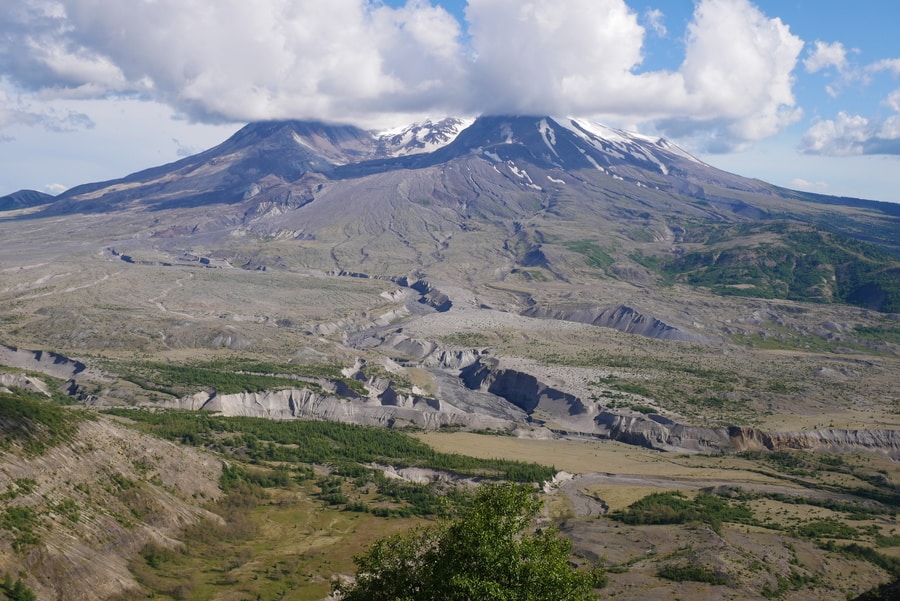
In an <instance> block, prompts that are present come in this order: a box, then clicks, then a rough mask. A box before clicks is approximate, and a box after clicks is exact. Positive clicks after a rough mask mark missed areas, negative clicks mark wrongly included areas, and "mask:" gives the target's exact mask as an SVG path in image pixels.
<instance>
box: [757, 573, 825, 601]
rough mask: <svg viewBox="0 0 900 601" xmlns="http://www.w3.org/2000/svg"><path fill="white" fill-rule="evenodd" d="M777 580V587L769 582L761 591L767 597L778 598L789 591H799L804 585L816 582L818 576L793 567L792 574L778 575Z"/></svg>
mask: <svg viewBox="0 0 900 601" xmlns="http://www.w3.org/2000/svg"><path fill="white" fill-rule="evenodd" d="M775 580H776V582H777V583H778V584H777V585H776V586H775V588H772V587H771V586H769V584H765V585H763V588H762V591H761V593H762V596H763V597H765V598H766V599H777V598H779V597H782V596H784V595H785V594H786V593H787V592H788V591H798V590H800V589H801V588H803V587H804V586H806V585H808V584H811V583H814V582H816V577H815V576H806V575H804V574H801V573H800V572H798V571H797V570H794V569H793V568H792V569H791V571H790V574H788V575H787V576H781V575H776V576H775Z"/></svg>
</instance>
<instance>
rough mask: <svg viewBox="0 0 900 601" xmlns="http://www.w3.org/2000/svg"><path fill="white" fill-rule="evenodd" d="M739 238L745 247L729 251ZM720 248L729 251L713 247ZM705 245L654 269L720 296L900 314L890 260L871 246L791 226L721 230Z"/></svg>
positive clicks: (897, 273) (898, 277)
mask: <svg viewBox="0 0 900 601" xmlns="http://www.w3.org/2000/svg"><path fill="white" fill-rule="evenodd" d="M754 236H755V237H757V239H754V238H753V237H754ZM741 238H746V244H744V245H735V244H733V242H734V241H735V240H739V239H741ZM723 241H727V242H729V243H731V244H729V245H728V246H726V247H716V246H714V245H716V244H717V243H719V242H723ZM705 242H706V244H707V246H709V247H710V249H709V250H698V251H694V252H689V253H686V254H684V255H682V256H679V257H677V258H675V259H671V260H666V261H660V262H658V263H657V264H656V265H655V266H656V267H657V269H659V270H660V271H661V272H662V273H663V274H665V275H666V276H668V277H671V278H674V279H676V280H678V281H683V282H685V283H688V284H691V285H693V286H704V287H708V288H710V289H711V290H712V291H713V292H715V293H717V294H722V295H738V296H754V297H762V298H785V299H791V300H799V301H807V302H822V303H829V302H840V303H846V304H851V305H858V306H862V307H867V308H871V309H876V310H878V311H884V312H898V311H900V269H898V265H897V260H896V257H894V256H892V255H890V254H889V253H887V252H886V251H884V250H883V249H882V248H880V247H878V246H875V245H873V244H869V243H866V242H863V241H860V240H855V239H852V238H847V237H845V236H841V235H838V234H835V233H830V232H825V231H823V230H819V229H816V228H811V227H809V226H804V225H802V224H797V223H791V222H778V223H769V224H762V225H747V224H742V225H738V226H733V227H729V228H724V229H721V230H718V231H715V232H714V233H711V235H710V237H709V238H708V239H707V240H705ZM644 264H645V266H651V265H652V264H650V263H647V262H646V261H645V262H644Z"/></svg>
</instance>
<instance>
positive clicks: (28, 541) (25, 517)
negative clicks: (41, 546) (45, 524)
mask: <svg viewBox="0 0 900 601" xmlns="http://www.w3.org/2000/svg"><path fill="white" fill-rule="evenodd" d="M40 525H41V519H40V517H39V516H38V514H37V512H36V511H35V510H34V509H32V508H31V507H27V506H22V505H13V506H10V507H7V508H6V509H5V510H4V511H3V513H0V529H2V530H8V531H9V532H11V533H12V534H13V540H12V546H13V549H14V550H15V551H23V550H25V549H26V548H27V547H30V546H32V545H37V544H38V543H40V538H39V537H38V535H37V533H36V532H35V530H37V528H38V527H40Z"/></svg>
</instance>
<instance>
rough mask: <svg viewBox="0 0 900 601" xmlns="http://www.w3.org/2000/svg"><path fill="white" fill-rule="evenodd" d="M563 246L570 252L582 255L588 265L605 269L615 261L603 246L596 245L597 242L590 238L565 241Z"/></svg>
mask: <svg viewBox="0 0 900 601" xmlns="http://www.w3.org/2000/svg"><path fill="white" fill-rule="evenodd" d="M564 246H565V247H566V248H567V249H569V250H571V251H572V252H576V253H578V254H580V255H583V256H584V260H585V263H587V264H588V265H589V266H590V267H595V268H597V269H606V268H607V267H609V266H610V265H612V264H613V262H614V261H615V259H614V258H613V257H611V256H610V255H609V254H607V252H606V251H605V250H603V248H601V247H600V246H598V245H597V243H596V242H594V241H592V240H574V241H572V242H566V243H565V244H564Z"/></svg>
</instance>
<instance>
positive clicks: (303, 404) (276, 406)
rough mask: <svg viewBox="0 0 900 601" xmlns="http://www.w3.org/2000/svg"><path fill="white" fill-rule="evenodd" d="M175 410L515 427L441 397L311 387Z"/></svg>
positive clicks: (219, 398) (193, 401)
mask: <svg viewBox="0 0 900 601" xmlns="http://www.w3.org/2000/svg"><path fill="white" fill-rule="evenodd" d="M167 406H168V407H172V408H176V409H192V410H201V411H213V412H216V413H220V414H222V415H227V416H246V417H263V418H268V419H316V420H329V421H338V422H343V423H349V424H362V425H370V426H387V427H402V426H416V427H419V428H426V429H436V428H440V427H441V426H444V425H459V426H466V427H471V428H474V429H502V430H510V429H512V428H513V427H514V424H513V423H512V422H511V421H510V420H507V419H502V418H495V417H491V416H486V415H479V414H476V413H466V412H462V411H459V410H457V409H456V408H455V407H453V406H452V405H449V404H448V403H445V402H442V401H439V400H437V399H432V398H426V397H417V396H412V395H400V394H396V393H394V392H393V391H392V390H391V389H386V390H385V391H384V392H382V394H380V395H378V396H377V397H375V398H361V399H356V400H349V399H346V398H338V397H336V396H332V395H329V394H322V393H318V392H314V391H311V390H308V389H292V390H278V391H266V392H258V393H251V392H245V393H239V394H223V395H219V394H208V393H198V394H195V395H192V396H187V397H184V398H182V399H179V400H178V401H171V402H169V403H167Z"/></svg>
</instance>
